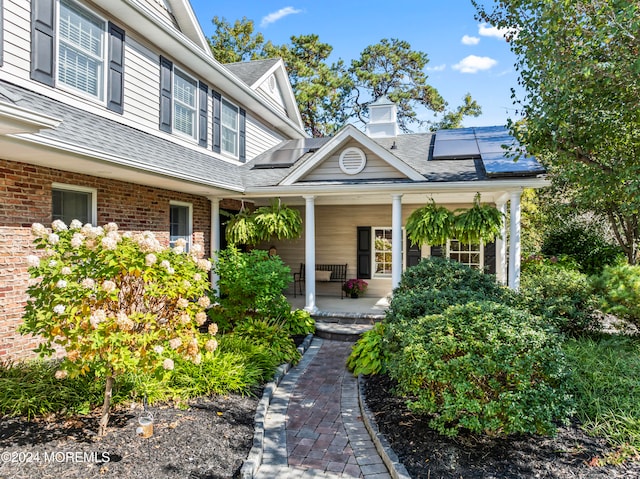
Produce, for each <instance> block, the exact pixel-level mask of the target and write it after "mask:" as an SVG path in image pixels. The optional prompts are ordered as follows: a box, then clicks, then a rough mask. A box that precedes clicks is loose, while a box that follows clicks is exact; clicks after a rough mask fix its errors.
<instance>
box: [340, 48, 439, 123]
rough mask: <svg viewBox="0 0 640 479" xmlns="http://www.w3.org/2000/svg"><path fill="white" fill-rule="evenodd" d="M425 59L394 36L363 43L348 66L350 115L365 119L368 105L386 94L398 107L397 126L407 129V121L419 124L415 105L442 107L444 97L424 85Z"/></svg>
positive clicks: (427, 60) (434, 109)
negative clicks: (351, 92) (352, 91)
mask: <svg viewBox="0 0 640 479" xmlns="http://www.w3.org/2000/svg"><path fill="white" fill-rule="evenodd" d="M428 62H429V59H428V57H427V54H426V53H423V52H419V51H414V50H412V49H411V45H410V44H409V43H408V42H406V41H403V40H398V39H396V38H392V39H386V38H385V39H382V40H381V41H380V43H377V44H375V45H370V46H368V47H366V48H365V49H364V50H363V51H362V53H360V58H358V59H356V60H352V61H351V67H350V68H349V73H350V74H351V76H352V77H353V83H354V88H355V97H354V99H353V104H352V108H353V116H354V117H355V118H357V119H358V120H360V121H362V122H363V123H366V122H367V120H368V114H369V105H370V104H371V103H373V102H374V101H376V100H377V99H378V98H380V97H382V96H387V97H388V98H389V99H390V100H391V101H393V102H394V103H395V104H396V105H397V107H398V125H399V127H400V129H401V130H402V131H404V132H409V131H410V129H409V125H410V124H412V123H418V124H419V125H420V124H422V122H421V121H420V120H419V119H418V115H417V113H416V111H415V107H416V106H422V107H425V108H427V109H429V110H432V111H434V112H441V111H444V109H445V106H446V103H445V101H444V99H443V98H442V96H440V93H438V91H437V90H436V89H435V88H434V87H432V86H430V85H427V75H426V74H425V73H424V69H425V67H426V65H427V63H428Z"/></svg>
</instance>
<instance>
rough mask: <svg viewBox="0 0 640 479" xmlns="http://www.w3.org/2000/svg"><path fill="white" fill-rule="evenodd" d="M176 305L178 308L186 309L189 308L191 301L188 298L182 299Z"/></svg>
mask: <svg viewBox="0 0 640 479" xmlns="http://www.w3.org/2000/svg"><path fill="white" fill-rule="evenodd" d="M176 305H177V306H178V308H183V309H184V308H186V307H188V306H189V300H188V299H187V298H180V299H179V300H178V301H176Z"/></svg>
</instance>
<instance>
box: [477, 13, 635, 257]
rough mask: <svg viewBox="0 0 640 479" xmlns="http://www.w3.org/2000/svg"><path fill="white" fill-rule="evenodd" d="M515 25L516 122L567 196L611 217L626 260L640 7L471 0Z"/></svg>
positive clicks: (631, 243) (500, 23)
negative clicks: (518, 92)
mask: <svg viewBox="0 0 640 479" xmlns="http://www.w3.org/2000/svg"><path fill="white" fill-rule="evenodd" d="M473 3H474V5H475V6H476V8H477V10H478V15H479V17H480V18H481V19H482V20H484V21H487V22H490V23H491V24H492V25H494V26H496V27H501V28H506V29H509V31H510V33H509V34H508V35H507V39H508V41H509V42H510V45H511V49H512V50H513V51H514V52H515V54H516V55H517V58H518V60H517V64H516V68H517V69H518V70H519V73H520V80H519V82H520V84H521V85H522V86H523V87H524V90H525V94H524V98H521V99H518V103H519V104H520V105H521V108H522V114H523V115H524V120H523V121H522V122H520V123H512V124H511V126H512V129H513V132H514V134H515V136H516V137H517V138H518V139H519V140H520V142H521V143H522V144H523V145H526V148H527V150H528V152H529V153H532V154H536V155H540V157H541V158H544V159H545V162H546V163H547V165H548V169H549V174H550V177H551V179H552V180H553V181H554V182H556V181H560V182H563V183H564V184H567V185H570V188H567V189H565V192H566V193H568V194H569V195H570V198H569V201H570V202H571V203H572V204H573V205H575V207H576V208H578V209H580V210H582V211H592V212H593V213H595V214H597V215H600V216H601V217H602V218H603V219H605V220H606V221H608V222H609V224H610V225H611V229H612V231H613V234H614V236H615V237H616V239H617V241H618V243H619V244H620V246H621V247H622V248H623V250H624V251H625V254H626V255H627V258H628V261H629V262H630V263H632V264H634V263H635V262H636V261H637V259H638V243H639V241H640V228H639V220H640V216H639V215H640V55H639V53H640V8H639V6H638V3H637V1H635V0H589V1H586V0H565V1H563V2H557V1H555V0H513V1H510V2H502V1H498V0H495V1H494V2H490V3H491V4H492V5H491V7H487V6H484V5H480V2H478V1H473Z"/></svg>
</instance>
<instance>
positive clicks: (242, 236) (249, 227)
mask: <svg viewBox="0 0 640 479" xmlns="http://www.w3.org/2000/svg"><path fill="white" fill-rule="evenodd" d="M230 216H231V218H229V220H228V221H227V223H226V226H227V229H226V232H225V238H226V239H227V243H229V244H232V245H238V244H248V245H253V244H256V243H257V242H258V241H259V240H260V234H259V231H258V227H257V225H256V223H255V221H254V218H253V215H252V214H251V213H250V212H249V211H248V210H246V209H245V208H244V205H242V209H241V210H240V212H239V213H237V214H235V215H230Z"/></svg>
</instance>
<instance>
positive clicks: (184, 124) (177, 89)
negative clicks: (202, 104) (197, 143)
mask: <svg viewBox="0 0 640 479" xmlns="http://www.w3.org/2000/svg"><path fill="white" fill-rule="evenodd" d="M197 110H198V82H196V81H195V80H194V79H193V78H191V77H190V76H188V75H187V74H186V73H184V72H181V71H180V70H178V69H177V68H174V71H173V129H174V131H178V132H180V133H184V134H185V135H187V136H190V137H192V138H195V137H196V132H197V131H198V128H197V122H198V115H197Z"/></svg>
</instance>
